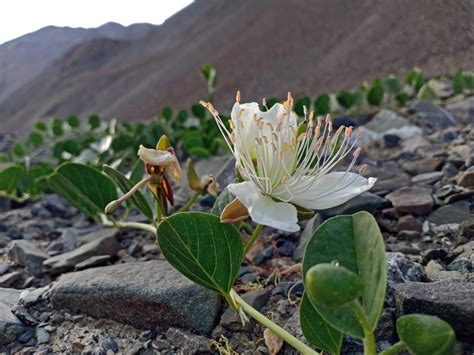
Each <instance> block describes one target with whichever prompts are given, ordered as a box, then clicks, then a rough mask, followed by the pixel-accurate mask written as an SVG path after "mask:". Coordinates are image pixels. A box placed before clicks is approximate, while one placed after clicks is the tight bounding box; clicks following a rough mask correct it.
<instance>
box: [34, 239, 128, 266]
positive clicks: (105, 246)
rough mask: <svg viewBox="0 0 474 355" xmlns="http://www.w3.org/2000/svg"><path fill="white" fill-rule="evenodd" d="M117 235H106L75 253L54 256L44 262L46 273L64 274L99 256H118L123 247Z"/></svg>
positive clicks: (81, 247) (76, 250)
mask: <svg viewBox="0 0 474 355" xmlns="http://www.w3.org/2000/svg"><path fill="white" fill-rule="evenodd" d="M115 234H116V233H108V234H104V235H102V236H101V237H98V238H96V239H95V240H92V241H90V242H88V243H86V244H83V245H81V246H80V247H79V248H77V249H74V250H73V251H70V252H67V253H64V254H59V255H56V256H53V257H52V258H49V259H47V260H45V261H44V263H43V267H44V270H45V271H48V272H50V273H53V274H56V273H62V272H65V271H69V270H72V269H74V267H75V266H76V265H77V264H79V263H80V262H82V261H84V260H87V259H89V258H90V257H92V256H97V255H112V256H113V255H116V254H117V252H118V251H119V250H120V249H121V246H120V244H119V242H118V241H117V239H116V238H115Z"/></svg>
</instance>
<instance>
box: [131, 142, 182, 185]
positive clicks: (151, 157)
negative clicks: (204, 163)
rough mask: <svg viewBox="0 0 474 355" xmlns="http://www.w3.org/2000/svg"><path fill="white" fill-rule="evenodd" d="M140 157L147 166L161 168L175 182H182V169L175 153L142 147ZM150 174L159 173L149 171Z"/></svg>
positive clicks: (139, 152)
mask: <svg viewBox="0 0 474 355" xmlns="http://www.w3.org/2000/svg"><path fill="white" fill-rule="evenodd" d="M138 156H139V157H140V159H141V160H143V162H144V163H145V164H147V166H149V167H151V168H154V167H159V168H161V169H163V171H165V172H167V173H170V174H171V175H172V176H173V179H174V180H175V181H180V180H181V167H180V165H179V162H178V159H177V158H176V155H174V153H173V151H168V150H157V149H150V148H145V147H144V146H143V145H140V148H139V149H138ZM149 173H159V171H149Z"/></svg>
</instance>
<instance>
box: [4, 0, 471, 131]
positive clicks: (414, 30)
mask: <svg viewBox="0 0 474 355" xmlns="http://www.w3.org/2000/svg"><path fill="white" fill-rule="evenodd" d="M473 16H474V3H473V2H472V1H463V0H461V1H458V2H451V3H447V2H441V1H436V2H434V1H429V0H423V1H416V2H414V1H409V0H401V1H397V2H391V1H381V2H374V1H371V0H361V1H358V2H357V6H355V5H354V3H353V2H348V1H344V0H317V1H304V0H260V1H251V0H241V1H231V0H227V1H218V0H199V1H196V2H195V3H193V4H192V5H190V6H189V7H187V8H185V9H184V10H182V11H180V12H179V13H177V14H176V15H175V16H173V17H172V18H171V19H169V20H167V21H166V22H165V23H164V24H163V25H161V26H159V27H157V28H156V29H153V30H152V31H150V32H149V33H148V35H146V36H144V37H142V38H140V39H135V40H130V41H103V40H101V41H102V42H100V43H99V42H97V41H93V42H86V43H83V44H81V45H80V46H79V47H76V48H74V49H72V50H71V51H69V52H68V53H66V54H65V55H64V56H63V57H62V58H61V59H59V60H57V61H56V62H55V63H54V65H52V66H50V67H49V68H48V69H47V70H46V71H44V72H43V73H42V74H40V75H39V76H38V77H36V78H35V79H34V80H33V81H31V82H29V83H28V84H27V85H25V86H24V87H22V88H20V89H19V90H17V91H16V92H15V93H14V94H13V95H11V96H10V97H9V98H8V100H7V101H4V102H2V103H0V121H1V122H5V124H4V125H3V127H5V128H6V129H7V130H8V129H10V130H13V129H14V128H16V127H18V126H20V125H25V124H31V122H33V121H34V120H35V119H38V118H43V117H49V116H51V115H59V116H65V115H69V114H72V113H74V114H78V115H83V116H85V115H89V114H91V113H99V114H101V115H103V116H105V117H106V118H111V117H117V118H119V119H121V120H137V119H146V118H151V117H153V116H154V115H156V114H157V113H158V112H159V111H160V109H161V108H162V107H163V106H165V105H171V106H173V107H176V108H182V107H187V106H189V105H190V104H192V103H195V102H196V101H198V100H199V99H201V98H203V97H205V96H206V89H205V85H204V83H203V81H202V79H201V78H200V76H199V68H200V67H201V65H202V64H203V63H210V64H212V65H213V66H215V67H216V69H217V72H218V76H219V83H218V92H217V97H216V100H217V102H218V108H220V109H226V108H228V105H229V104H230V103H231V102H232V100H233V97H234V93H235V90H236V89H240V90H241V91H242V97H243V100H259V99H260V98H261V97H264V96H266V97H270V96H276V95H279V96H281V97H283V96H284V95H285V94H286V92H287V91H288V90H292V91H293V92H294V93H295V95H299V94H308V95H311V96H315V95H317V94H318V93H320V91H321V90H336V89H340V88H342V87H352V86H356V85H359V84H360V83H361V82H362V81H364V80H368V79H371V78H373V77H374V76H376V75H385V74H389V73H392V72H393V73H401V72H404V71H405V70H406V69H408V68H411V67H413V66H419V67H421V68H422V69H423V70H424V71H425V72H427V73H428V74H430V75H433V74H439V73H446V72H451V71H452V70H454V69H455V67H456V66H461V67H463V68H465V69H474V22H473V21H472V17H473ZM101 46H110V47H111V48H112V49H111V50H103V48H101ZM104 48H105V47H104ZM107 48H108V47H107ZM98 52H102V54H101V55H99V57H101V60H99V61H97V60H93V59H92V58H93V57H94V55H95V54H94V53H98ZM71 63H76V64H75V65H71Z"/></svg>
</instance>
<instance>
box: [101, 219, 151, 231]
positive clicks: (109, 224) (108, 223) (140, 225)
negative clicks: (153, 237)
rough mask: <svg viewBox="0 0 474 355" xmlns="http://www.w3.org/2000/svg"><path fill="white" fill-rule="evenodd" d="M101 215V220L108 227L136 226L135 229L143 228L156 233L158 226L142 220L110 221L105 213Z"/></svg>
mask: <svg viewBox="0 0 474 355" xmlns="http://www.w3.org/2000/svg"><path fill="white" fill-rule="evenodd" d="M100 216H101V222H102V224H103V225H104V226H106V227H118V228H135V229H141V230H144V231H147V232H151V233H155V234H156V228H155V227H154V226H152V225H151V224H146V223H140V222H115V223H113V222H112V221H109V220H108V219H106V218H105V217H104V215H102V214H101V215H100Z"/></svg>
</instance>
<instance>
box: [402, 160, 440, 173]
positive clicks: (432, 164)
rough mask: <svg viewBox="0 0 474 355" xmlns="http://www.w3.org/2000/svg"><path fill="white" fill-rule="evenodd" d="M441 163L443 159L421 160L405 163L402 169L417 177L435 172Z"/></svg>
mask: <svg viewBox="0 0 474 355" xmlns="http://www.w3.org/2000/svg"><path fill="white" fill-rule="evenodd" d="M442 162H443V159H442V158H439V157H435V158H423V159H417V160H410V161H407V162H405V163H403V164H402V168H403V170H405V171H407V172H409V173H410V174H412V175H419V174H423V173H430V172H433V171H436V170H437V169H438V168H439V167H440V165H441V163H442Z"/></svg>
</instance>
